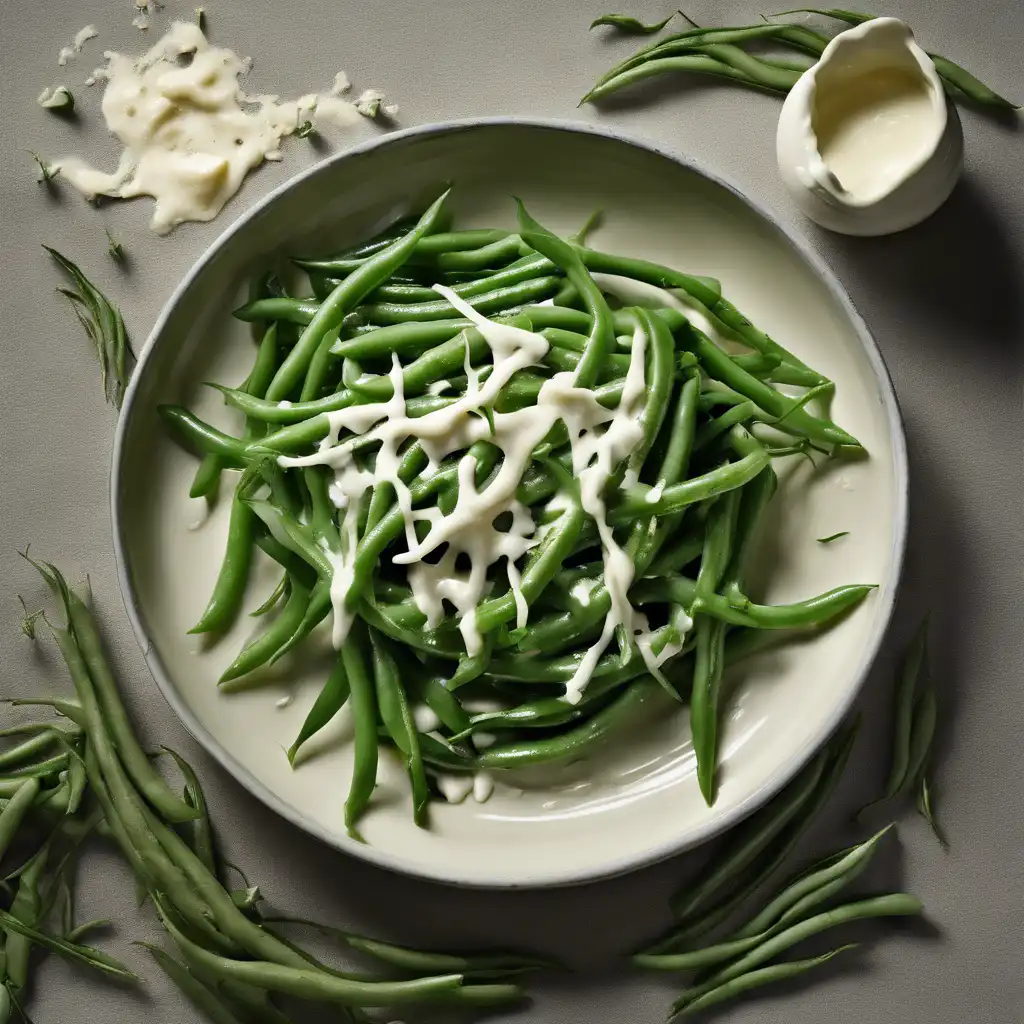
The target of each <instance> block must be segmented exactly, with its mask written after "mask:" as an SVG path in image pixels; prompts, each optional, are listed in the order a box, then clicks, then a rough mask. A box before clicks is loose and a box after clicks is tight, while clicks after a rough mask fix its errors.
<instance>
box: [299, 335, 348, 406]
mask: <svg viewBox="0 0 1024 1024" xmlns="http://www.w3.org/2000/svg"><path fill="white" fill-rule="evenodd" d="M338 333H339V329H338V328H337V327H335V328H334V330H331V331H327V332H326V333H325V334H324V336H323V338H321V339H320V344H319V345H318V346H317V348H316V351H315V352H314V353H313V358H312V359H311V360H310V361H309V369H308V370H307V371H306V377H305V380H303V382H302V390H301V391H300V392H299V401H300V402H308V401H311V400H312V399H315V398H319V397H320V392H321V391H322V390H323V388H324V384H325V383H326V380H327V371H328V369H329V367H330V365H331V349H332V348H333V347H334V343H335V342H336V341H337V340H338Z"/></svg>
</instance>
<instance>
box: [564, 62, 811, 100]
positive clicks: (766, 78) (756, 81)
mask: <svg viewBox="0 0 1024 1024" xmlns="http://www.w3.org/2000/svg"><path fill="white" fill-rule="evenodd" d="M771 70H772V69H769V68H763V70H762V72H761V73H760V74H758V75H757V76H753V75H751V74H750V72H749V71H748V70H746V69H744V70H742V71H741V70H740V69H739V68H737V67H735V66H733V64H726V63H724V62H723V61H721V60H716V59H715V58H713V57H710V56H704V55H703V54H688V55H686V56H682V57H663V58H660V59H653V60H648V61H645V62H644V63H643V64H638V65H636V66H634V67H632V68H630V69H629V70H628V71H623V72H621V73H620V74H618V75H616V76H615V77H614V78H610V79H609V80H608V81H606V82H602V83H601V84H599V85H595V86H594V87H593V88H592V89H591V90H590V91H589V92H588V93H586V95H585V96H584V97H583V99H581V100H580V103H581V104H582V103H593V102H594V101H595V100H603V99H607V98H608V97H609V96H611V95H612V94H613V93H616V92H618V91H619V90H620V89H624V88H626V86H629V85H635V84H636V83H637V82H642V81H644V80H645V79H648V78H655V77H657V76H658V75H664V74H668V73H669V72H673V71H675V72H680V71H686V72H690V73H694V74H700V75H711V76H713V77H717V78H728V79H731V80H732V81H735V82H740V83H741V84H743V85H748V86H751V87H752V88H758V89H763V90H764V91H765V92H784V91H785V90H784V89H780V88H779V86H778V85H777V84H776V82H777V78H776V74H778V73H780V72H777V71H776V74H770V73H769V72H770V71H771ZM793 81H796V75H795V74H794V75H793ZM791 84H792V83H791Z"/></svg>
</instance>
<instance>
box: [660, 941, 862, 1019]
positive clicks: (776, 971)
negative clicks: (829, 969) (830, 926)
mask: <svg viewBox="0 0 1024 1024" xmlns="http://www.w3.org/2000/svg"><path fill="white" fill-rule="evenodd" d="M848 949H856V943H847V944H846V945H844V946H839V947H838V948H836V949H831V950H829V951H828V952H827V953H821V954H819V955H818V956H813V957H808V958H807V959H805V960H784V961H783V962H782V963H778V964H772V965H771V966H769V967H760V968H757V969H755V970H753V971H748V972H747V973H746V974H741V975H739V977H737V978H733V979H732V980H731V981H727V982H725V983H724V984H722V985H719V986H717V987H716V988H713V989H710V990H709V991H707V992H705V993H704V994H703V995H700V996H697V997H696V998H695V999H692V1000H690V1001H689V1002H687V1003H686V1005H685V1006H683V1007H681V1008H680V1010H679V1011H678V1015H679V1016H682V1017H689V1016H692V1015H693V1014H695V1013H701V1012H702V1011H703V1010H706V1009H708V1007H711V1006H716V1005H717V1004H718V1003H722V1002H725V1001H726V1000H727V999H733V998H735V997H736V996H738V995H742V994H743V993H744V992H749V991H750V990H751V989H754V988H761V987H762V986H764V985H771V984H774V983H775V982H778V981H790V980H791V979H793V978H798V977H799V976H800V975H801V974H806V973H807V971H809V970H812V969H813V968H815V967H820V966H821V965H822V964H827V963H828V962H829V960H831V959H832V958H833V957H836V956H838V955H839V954H840V953H844V952H846V950H848Z"/></svg>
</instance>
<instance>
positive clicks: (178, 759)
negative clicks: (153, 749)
mask: <svg viewBox="0 0 1024 1024" xmlns="http://www.w3.org/2000/svg"><path fill="white" fill-rule="evenodd" d="M163 749H164V750H165V751H166V752H167V753H168V754H170V755H171V757H172V758H174V763H175V764H176V765H177V766H178V771H180V772H181V774H182V775H183V776H184V778H185V803H187V804H188V805H189V806H190V807H193V808H195V810H196V812H197V817H196V818H195V820H194V821H190V822H187V823H186V827H187V829H188V842H189V845H190V846H191V847H192V851H193V852H194V853H195V855H196V856H197V857H198V858H199V859H200V860H201V861H202V862H203V864H204V865H205V867H206V869H207V871H209V872H210V874H212V875H217V874H218V867H217V855H216V851H215V849H214V845H213V827H212V826H211V824H210V813H209V809H208V808H207V805H206V795H205V794H204V793H203V787H202V785H201V783H200V782H199V779H198V777H197V776H196V773H195V771H194V770H193V768H192V765H190V764H189V763H188V761H186V760H185V759H184V758H183V757H182V756H181V755H180V754H178V753H177V752H176V751H174V750H171V748H170V747H166V746H165V747H164V748H163Z"/></svg>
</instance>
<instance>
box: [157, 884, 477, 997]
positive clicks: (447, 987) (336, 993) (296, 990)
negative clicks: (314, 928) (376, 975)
mask: <svg viewBox="0 0 1024 1024" xmlns="http://www.w3.org/2000/svg"><path fill="white" fill-rule="evenodd" d="M157 906H158V908H159V907H160V904H159V903H158V904H157ZM161 920H162V921H163V925H164V927H165V928H166V929H167V931H168V932H169V933H170V935H171V938H173V939H174V941H175V943H176V944H177V945H178V948H179V949H180V950H181V953H182V955H183V956H184V958H185V962H186V963H187V964H189V965H190V966H191V965H192V964H193V963H195V964H196V965H198V966H201V967H203V968H206V969H207V970H209V971H210V972H211V973H212V974H213V975H214V976H216V977H218V978H224V979H225V980H228V981H234V982H239V983H241V984H245V985H252V986H254V987H256V988H260V989H267V990H270V991H272V992H282V993H284V994H287V995H293V996H297V997H299V998H302V999H312V1000H318V1001H321V1002H329V1003H334V1004H336V1005H341V1006H364V1007H365V1006H398V1005H404V1004H407V1003H411V1002H420V1001H423V1000H429V999H432V998H435V997H436V996H438V995H439V994H441V993H445V992H450V991H451V990H453V989H456V988H458V987H459V985H460V984H461V982H462V976H461V975H459V974H452V975H440V976H436V977H431V978H418V979H416V980H414V981H378V982H365V981H354V980H351V979H348V978H340V977H338V976H336V975H333V974H328V973H326V972H324V971H317V970H313V969H310V968H309V967H308V966H301V967H299V966H295V967H292V966H285V965H282V964H277V963H273V962H270V961H258V960H232V959H228V958H226V957H222V956H218V955H217V954H216V953H211V952H210V951H209V950H206V949H204V948H203V947H202V946H200V945H198V944H197V943H195V942H192V941H191V940H190V939H189V938H188V937H187V936H186V935H185V934H184V933H183V932H182V931H181V930H180V929H179V928H178V927H177V926H176V925H175V924H174V923H173V921H171V919H170V917H169V915H168V914H167V913H166V911H163V910H161Z"/></svg>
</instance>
